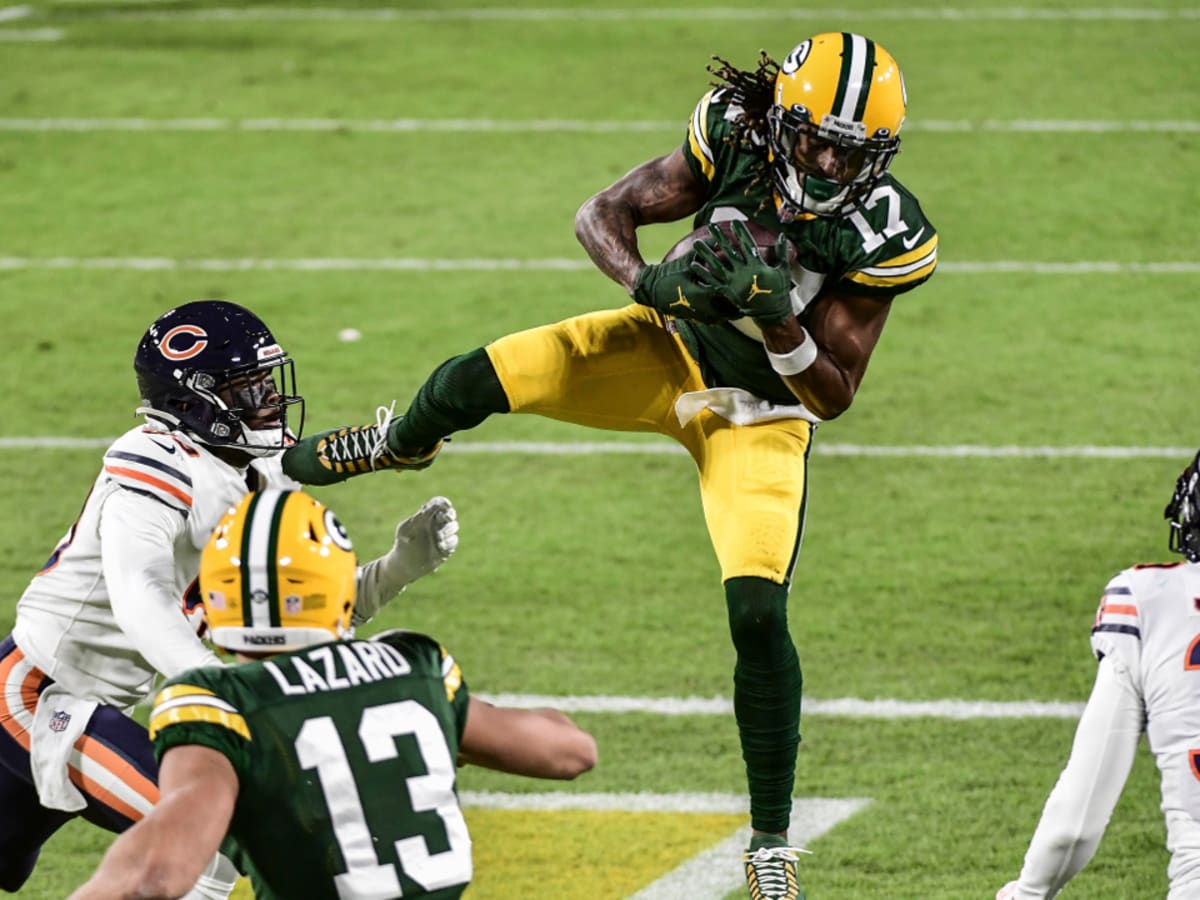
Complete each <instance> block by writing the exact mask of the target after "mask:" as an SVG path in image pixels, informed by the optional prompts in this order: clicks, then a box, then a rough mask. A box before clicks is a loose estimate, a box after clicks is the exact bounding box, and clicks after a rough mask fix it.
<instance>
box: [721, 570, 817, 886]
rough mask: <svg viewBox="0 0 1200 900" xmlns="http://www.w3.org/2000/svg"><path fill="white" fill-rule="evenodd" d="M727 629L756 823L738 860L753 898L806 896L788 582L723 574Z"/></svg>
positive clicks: (796, 662)
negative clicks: (794, 829) (797, 821)
mask: <svg viewBox="0 0 1200 900" xmlns="http://www.w3.org/2000/svg"><path fill="white" fill-rule="evenodd" d="M725 602H726V606H727V607H728V612H729V630H730V634H731V636H732V637H733V644H734V648H735V649H736V650H737V666H736V668H735V669H734V675H733V712H734V717H735V718H736V719H737V726H738V735H739V737H740V738H741V743H742V758H743V760H745V763H746V777H747V780H748V781H749V787H750V821H751V826H752V827H753V829H754V836H753V837H752V839H751V842H750V847H749V849H747V851H746V852H745V854H743V857H742V860H743V865H744V866H745V871H746V885H747V887H748V888H749V890H750V897H751V898H752V900H804V888H803V887H802V886H801V884H800V877H799V872H798V867H797V860H798V859H799V857H800V854H801V853H803V852H805V851H803V850H800V849H799V848H797V847H791V846H788V842H787V830H788V822H789V820H790V818H791V811H792V788H793V785H794V783H795V777H796V757H797V751H798V749H799V745H800V691H801V687H802V685H803V679H802V677H801V674H800V658H799V656H798V655H797V654H796V647H795V644H793V643H792V639H791V636H790V635H789V634H788V625H787V587H786V586H784V585H782V584H776V583H774V582H772V581H768V580H767V579H765V578H752V577H740V578H730V579H729V580H727V581H726V582H725Z"/></svg>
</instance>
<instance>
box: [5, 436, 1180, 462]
mask: <svg viewBox="0 0 1200 900" xmlns="http://www.w3.org/2000/svg"><path fill="white" fill-rule="evenodd" d="M114 440H116V438H115V437H96V438H88V437H56V436H51V435H34V436H28V437H25V436H11V437H0V451H3V450H102V449H104V448H106V447H108V446H109V445H110V444H111V443H112V442H113V441H114ZM444 452H446V453H452V454H459V453H472V454H486V455H495V454H515V455H528V456H604V455H631V456H662V455H668V456H676V455H679V456H682V455H684V454H685V453H686V451H685V450H684V449H683V448H682V447H680V446H679V445H678V444H675V443H672V442H668V441H662V440H652V441H644V442H643V441H636V442H635V441H561V442H555V441H464V440H461V439H459V440H455V441H454V442H453V443H451V444H449V445H447V447H446V450H445V451H444ZM812 452H813V455H815V456H853V457H860V456H862V457H873V456H890V457H899V458H947V457H950V458H961V459H1179V460H1184V461H1186V460H1187V459H1189V458H1190V457H1191V456H1193V455H1194V454H1195V452H1196V451H1195V449H1194V448H1190V447H1099V446H1079V447H1020V446H987V445H982V444H944V445H940V446H933V445H926V446H922V445H911V446H887V445H875V444H822V443H820V442H817V443H814V444H813V448H812Z"/></svg>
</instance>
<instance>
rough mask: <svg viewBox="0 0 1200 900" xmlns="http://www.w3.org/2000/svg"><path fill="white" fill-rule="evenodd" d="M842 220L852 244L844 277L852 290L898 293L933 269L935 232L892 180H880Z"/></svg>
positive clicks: (922, 278)
mask: <svg viewBox="0 0 1200 900" xmlns="http://www.w3.org/2000/svg"><path fill="white" fill-rule="evenodd" d="M845 221H846V222H847V226H848V227H847V228H846V232H848V233H849V234H851V235H853V238H852V240H853V241H854V242H855V243H857V244H858V248H857V252H856V253H855V254H854V255H855V256H857V262H856V263H855V264H854V266H853V268H852V270H851V271H849V272H848V273H847V274H846V276H845V280H846V281H847V282H848V283H849V286H850V287H851V288H852V289H853V290H855V291H856V292H860V293H868V294H870V293H886V294H900V293H904V292H905V291H910V290H912V289H913V288H915V287H916V286H917V285H919V284H923V283H924V282H925V281H927V280H928V279H929V277H930V276H931V275H933V271H934V269H935V268H937V255H938V236H937V230H936V229H935V228H934V227H933V223H932V222H930V221H929V220H928V219H927V218H925V213H924V211H923V210H922V209H921V205H920V204H919V203H918V202H917V199H916V198H915V197H914V196H913V195H912V194H910V193H909V192H908V191H907V190H906V189H905V188H904V186H903V185H901V184H900V182H898V181H896V180H895V179H894V178H892V177H890V176H889V177H887V178H885V179H884V180H883V181H882V182H881V183H880V184H879V186H877V187H876V188H875V189H874V190H873V191H872V192H871V195H870V196H869V197H868V199H867V201H866V202H864V203H862V204H860V205H859V206H858V207H856V208H855V209H854V210H853V212H851V213H850V215H848V216H847V217H846V220H845Z"/></svg>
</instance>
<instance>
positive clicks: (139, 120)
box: [0, 29, 1200, 134]
mask: <svg viewBox="0 0 1200 900" xmlns="http://www.w3.org/2000/svg"><path fill="white" fill-rule="evenodd" d="M39 33H41V34H45V35H48V36H46V37H42V38H40V39H42V40H57V39H58V37H59V36H61V33H58V34H56V36H49V35H52V34H55V32H54V30H53V29H41V31H40V32H32V31H29V32H13V31H4V30H0V39H6V36H9V35H19V34H26V35H35V34H39ZM14 39H18V38H14ZM25 39H26V40H35V39H39V38H35V37H26V38H25ZM904 130H905V133H906V134H911V133H912V132H914V131H917V132H920V131H928V132H938V133H942V132H953V133H963V132H966V133H970V132H989V133H991V132H1013V133H1033V134H1081V133H1082V134H1111V133H1114V132H1138V133H1144V132H1163V133H1167V134H1179V133H1187V132H1190V133H1200V120H1196V119H1158V120H1155V119H1129V120H1123V119H1012V120H1002V119H981V120H971V119H926V120H923V121H922V120H920V119H917V120H915V121H912V122H906V123H905V125H904ZM0 131H16V132H53V131H69V132H97V131H99V132H107V131H121V132H208V131H250V132H334V133H337V132H361V133H380V134H388V133H391V134H411V133H420V132H434V133H444V132H449V133H460V132H516V133H529V134H535V133H568V134H569V133H584V134H591V133H600V134H610V133H634V134H638V133H648V132H669V133H671V134H675V133H677V132H678V131H679V122H677V121H674V120H671V121H666V120H663V121H656V120H644V121H639V120H605V119H450V118H447V119H417V118H413V119H408V118H405V119H330V118H261V119H227V118H212V117H186V116H181V117H171V118H162V119H158V118H144V117H116V118H104V117H87V116H82V117H80V116H70V117H68V116H45V117H10V118H0Z"/></svg>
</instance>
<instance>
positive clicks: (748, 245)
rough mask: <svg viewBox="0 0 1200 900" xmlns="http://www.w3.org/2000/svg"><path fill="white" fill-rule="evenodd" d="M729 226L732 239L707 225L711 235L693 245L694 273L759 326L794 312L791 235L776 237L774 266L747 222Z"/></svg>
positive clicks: (777, 321) (770, 323)
mask: <svg viewBox="0 0 1200 900" xmlns="http://www.w3.org/2000/svg"><path fill="white" fill-rule="evenodd" d="M730 229H731V231H732V232H733V238H732V240H731V239H730V238H729V236H728V235H726V234H725V232H724V231H722V230H721V229H720V228H718V227H717V226H715V225H710V226H708V231H709V234H710V235H711V237H709V238H707V239H706V240H703V241H697V242H696V244H695V246H694V251H695V259H694V260H693V262H692V266H691V271H692V275H693V276H694V277H695V279H696V281H698V282H699V283H700V284H702V285H704V286H706V287H709V288H711V289H713V290H717V291H720V292H721V293H723V294H724V295H725V297H726V298H727V299H728V300H729V301H730V302H731V303H732V304H733V305H734V306H736V307H737V309H738V312H740V313H741V314H742V315H743V316H749V317H750V318H752V319H753V320H754V323H755V324H756V325H759V326H760V327H761V326H765V325H777V324H779V323H780V322H783V321H785V320H786V319H787V317H788V316H790V315H792V300H791V297H790V296H789V294H790V293H791V290H792V274H791V271H790V269H789V267H788V257H789V251H790V249H791V247H790V245H789V243H788V239H787V238H786V237H784V236H783V235H782V234H781V235H779V238H778V239H777V240H776V241H775V258H776V260H778V262H777V263H776V264H775V265H773V266H772V265H769V264H768V263H767V261H766V260H765V259H763V257H762V254H761V253H760V252H759V249H758V246H757V245H756V244H755V243H754V238H753V237H752V236H751V235H750V231H749V229H747V228H746V225H745V223H744V222H742V221H740V220H739V221H735V222H733V223H732V225H731V226H730Z"/></svg>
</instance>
